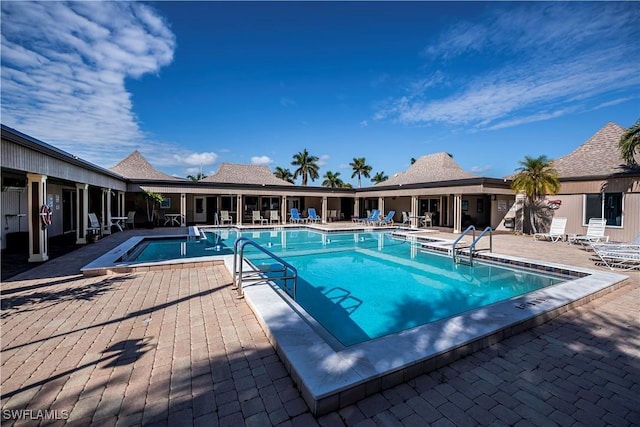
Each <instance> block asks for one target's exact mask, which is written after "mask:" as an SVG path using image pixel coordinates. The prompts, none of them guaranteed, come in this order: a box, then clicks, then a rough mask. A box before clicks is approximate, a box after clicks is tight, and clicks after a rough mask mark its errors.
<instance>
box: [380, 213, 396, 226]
mask: <svg viewBox="0 0 640 427" xmlns="http://www.w3.org/2000/svg"><path fill="white" fill-rule="evenodd" d="M395 214H396V211H389V213H387V216H385V217H384V218H382V219H381V220H380V221H378V225H393V217H394V216H395Z"/></svg>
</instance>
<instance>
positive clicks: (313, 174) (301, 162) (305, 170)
mask: <svg viewBox="0 0 640 427" xmlns="http://www.w3.org/2000/svg"><path fill="white" fill-rule="evenodd" d="M318 160H319V159H318V157H316V156H312V155H310V154H309V152H308V151H307V149H306V148H305V149H304V150H302V151H301V152H300V153H298V154H294V155H293V161H292V162H291V164H292V165H293V166H298V169H296V170H295V171H294V172H293V179H296V178H297V177H298V176H301V177H302V186H303V187H306V186H307V177H309V178H311V181H315V180H316V179H317V178H318V177H319V176H320V175H319V174H318V169H320V168H319V167H318V163H317V162H318Z"/></svg>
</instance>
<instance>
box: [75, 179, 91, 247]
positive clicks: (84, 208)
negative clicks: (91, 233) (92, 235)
mask: <svg viewBox="0 0 640 427" xmlns="http://www.w3.org/2000/svg"><path fill="white" fill-rule="evenodd" d="M76 218H77V219H78V226H77V227H76V243H77V244H78V245H85V244H87V228H89V185H88V184H78V183H76Z"/></svg>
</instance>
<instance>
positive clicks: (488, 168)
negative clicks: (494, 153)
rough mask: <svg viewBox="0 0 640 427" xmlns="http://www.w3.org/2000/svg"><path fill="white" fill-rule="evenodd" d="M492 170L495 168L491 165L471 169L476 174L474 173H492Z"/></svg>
mask: <svg viewBox="0 0 640 427" xmlns="http://www.w3.org/2000/svg"><path fill="white" fill-rule="evenodd" d="M491 169H493V166H491V165H485V166H472V167H471V172H474V173H479V172H486V171H490V170H491Z"/></svg>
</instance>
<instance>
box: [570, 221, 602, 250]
mask: <svg viewBox="0 0 640 427" xmlns="http://www.w3.org/2000/svg"><path fill="white" fill-rule="evenodd" d="M606 225H607V220H606V219H604V218H591V219H590V220H589V225H588V226H587V233H586V234H583V235H575V236H572V237H571V238H570V240H569V241H570V243H581V244H594V243H600V242H608V241H609V236H605V235H604V232H605V226H606Z"/></svg>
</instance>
